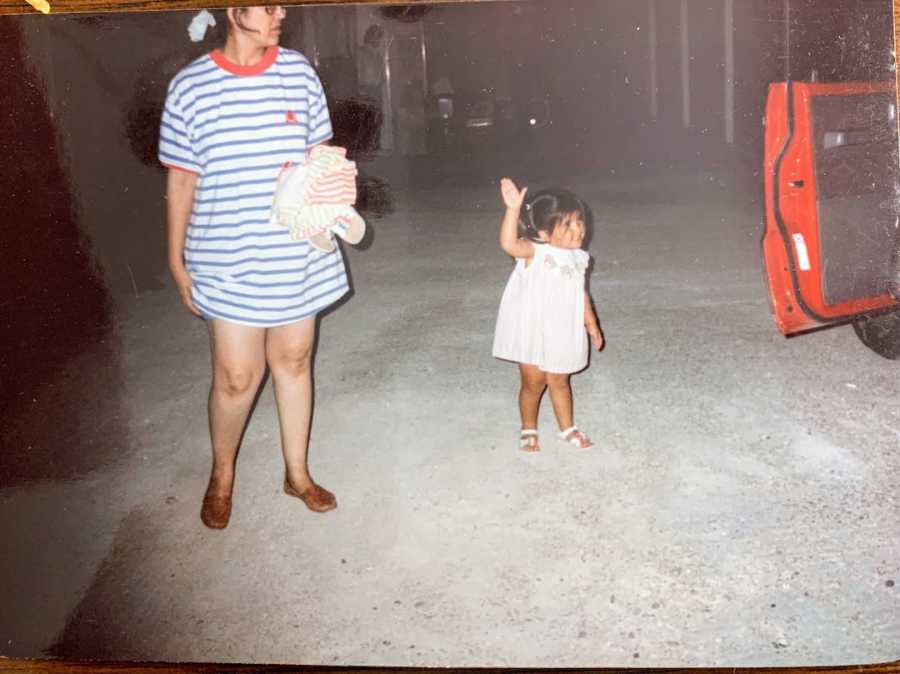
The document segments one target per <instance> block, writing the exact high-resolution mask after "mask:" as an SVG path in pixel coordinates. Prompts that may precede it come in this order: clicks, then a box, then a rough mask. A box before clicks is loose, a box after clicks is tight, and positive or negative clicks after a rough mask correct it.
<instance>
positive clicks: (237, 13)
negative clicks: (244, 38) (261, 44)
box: [210, 7, 250, 44]
mask: <svg viewBox="0 0 900 674" xmlns="http://www.w3.org/2000/svg"><path fill="white" fill-rule="evenodd" d="M248 9H249V8H248V7H235V8H234V22H235V23H236V24H237V26H238V28H240V29H242V30H250V29H249V28H247V27H246V26H245V25H244V22H243V18H242V17H243V16H244V14H246V13H247V10H248ZM210 13H211V14H212V15H213V18H214V19H215V20H216V25H215V26H214V27H213V29H212V31H210V32H211V34H212V36H213V37H214V38H215V40H216V42H219V43H220V44H224V43H225V40H227V39H228V32H229V31H230V30H231V24H230V23H229V21H228V10H227V9H211V10H210Z"/></svg>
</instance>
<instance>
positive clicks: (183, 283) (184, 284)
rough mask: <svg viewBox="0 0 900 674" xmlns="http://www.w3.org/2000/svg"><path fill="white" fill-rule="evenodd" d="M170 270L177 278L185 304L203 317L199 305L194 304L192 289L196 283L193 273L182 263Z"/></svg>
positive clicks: (193, 312)
mask: <svg viewBox="0 0 900 674" xmlns="http://www.w3.org/2000/svg"><path fill="white" fill-rule="evenodd" d="M170 271H171V272H172V278H173V279H175V286H176V287H177V288H178V295H179V296H180V297H181V301H182V303H183V304H184V306H186V307H187V308H188V310H189V311H190V312H191V313H192V314H194V315H195V316H198V317H202V314H201V313H200V310H199V309H198V308H197V305H196V304H194V298H193V297H192V296H191V289H192V288H193V287H194V283H193V281H191V275H190V274H188V271H187V269H185V268H184V265H180V266H173V267H171V268H170Z"/></svg>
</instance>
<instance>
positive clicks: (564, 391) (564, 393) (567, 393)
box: [547, 372, 592, 447]
mask: <svg viewBox="0 0 900 674" xmlns="http://www.w3.org/2000/svg"><path fill="white" fill-rule="evenodd" d="M547 388H549V389H550V402H551V403H553V412H554V414H556V423H558V424H559V430H560V432H562V431H565V430H568V429H570V428H572V427H573V426H574V425H575V421H574V418H573V412H572V386H571V385H570V383H569V375H568V374H555V373H551V372H548V373H547ZM576 435H577V437H576V438H575V439H577V440H578V442H579V444H580V445H581V446H582V447H590V446H591V444H592V443H591V441H590V439H589V438H588V437H587V436H586V435H584V433H582V432H581V431H578V430H573V431H572V432H571V433H569V434H568V435H567V436H566V437H565V438H564V439H566V440H570V439H571V438H572V437H573V436H576Z"/></svg>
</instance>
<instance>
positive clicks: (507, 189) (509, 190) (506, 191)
mask: <svg viewBox="0 0 900 674" xmlns="http://www.w3.org/2000/svg"><path fill="white" fill-rule="evenodd" d="M527 191H528V188H527V187H523V188H522V189H521V191H520V190H519V188H518V187H516V184H515V183H514V182H513V181H512V180H510V179H509V178H503V179H501V180H500V194H502V195H503V203H504V204H506V207H507V208H510V209H514V210H519V209H520V208H522V203H523V202H524V201H525V193H526V192H527Z"/></svg>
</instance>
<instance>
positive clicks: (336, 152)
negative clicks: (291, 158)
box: [271, 145, 366, 251]
mask: <svg viewBox="0 0 900 674" xmlns="http://www.w3.org/2000/svg"><path fill="white" fill-rule="evenodd" d="M356 174H357V171H356V163H355V162H352V161H349V160H348V159H347V151H346V150H345V149H344V148H342V147H336V146H334V145H316V146H315V147H314V148H313V149H312V150H310V152H309V154H308V155H307V157H306V160H305V161H304V162H303V163H301V164H294V165H291V164H290V163H288V164H285V166H284V168H283V169H282V170H281V173H280V174H279V176H278V186H277V187H276V189H275V203H274V204H273V207H272V218H271V222H272V223H273V224H278V225H282V226H283V227H287V228H289V229H290V230H291V238H293V239H295V240H303V239H305V240H307V241H309V242H310V243H311V244H312V245H313V246H315V247H316V248H318V249H319V250H324V251H332V250H334V247H335V244H334V238H333V237H332V234H337V235H338V236H339V237H341V238H342V239H344V241H346V242H347V243H359V241H360V240H361V239H362V237H363V234H365V232H366V223H365V221H363V219H362V218H361V217H360V215H359V213H357V212H356V209H355V208H353V204H354V203H356Z"/></svg>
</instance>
